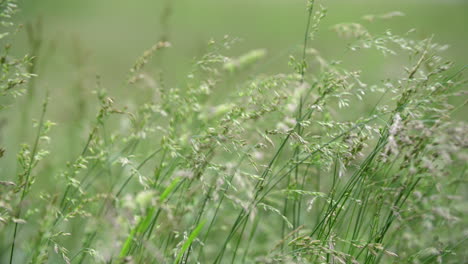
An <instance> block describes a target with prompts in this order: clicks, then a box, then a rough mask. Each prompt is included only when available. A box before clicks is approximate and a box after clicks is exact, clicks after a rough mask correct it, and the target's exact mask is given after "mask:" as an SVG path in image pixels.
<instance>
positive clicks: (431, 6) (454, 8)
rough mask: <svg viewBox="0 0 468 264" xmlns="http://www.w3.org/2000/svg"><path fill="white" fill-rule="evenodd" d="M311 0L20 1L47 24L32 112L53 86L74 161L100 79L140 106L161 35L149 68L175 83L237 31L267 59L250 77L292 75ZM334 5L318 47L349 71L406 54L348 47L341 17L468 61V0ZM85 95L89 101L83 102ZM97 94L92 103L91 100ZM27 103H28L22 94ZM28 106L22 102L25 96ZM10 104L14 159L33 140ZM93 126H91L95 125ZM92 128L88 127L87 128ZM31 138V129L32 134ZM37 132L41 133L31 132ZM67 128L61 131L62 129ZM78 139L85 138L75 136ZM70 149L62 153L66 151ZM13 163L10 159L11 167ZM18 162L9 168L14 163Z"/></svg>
mask: <svg viewBox="0 0 468 264" xmlns="http://www.w3.org/2000/svg"><path fill="white" fill-rule="evenodd" d="M305 2H306V1H304V0H235V1H227V0H225V1H223V0H196V1H193V0H191V1H189V0H159V1H154V0H135V1H128V0H99V1H96V0H80V1H63V0H41V1H37V0H21V1H19V4H20V8H21V12H20V13H19V14H18V16H17V17H16V19H17V21H18V22H21V23H23V24H27V23H31V25H33V27H34V25H37V23H38V21H41V23H42V31H41V32H36V33H39V34H37V36H39V37H40V38H41V39H42V46H41V48H40V50H39V52H38V54H37V56H38V61H37V62H38V66H37V69H38V70H37V73H38V75H39V77H38V78H37V79H36V80H35V81H36V87H37V90H38V91H37V92H36V93H35V95H34V98H33V102H32V103H28V105H27V107H29V108H30V109H31V111H32V118H37V116H38V115H39V110H40V103H41V102H42V100H43V98H44V97H45V92H44V91H45V90H49V91H50V96H51V103H50V110H49V113H48V119H51V120H53V121H54V122H57V123H58V124H59V129H56V130H54V132H53V133H55V135H54V134H52V135H51V137H52V138H60V139H64V141H63V142H61V141H55V142H54V143H53V144H56V145H58V146H60V147H61V148H63V147H64V146H63V145H64V144H70V146H69V150H70V151H69V152H70V154H66V153H64V154H63V155H62V156H61V158H62V159H63V160H61V161H57V162H58V163H60V162H63V161H66V160H67V159H69V158H71V157H72V156H73V155H74V154H73V153H76V152H77V151H78V150H77V148H79V146H81V145H82V142H83V141H84V140H85V139H84V137H86V133H87V129H86V125H82V126H81V127H80V126H79V124H77V122H78V121H77V120H78V119H82V120H85V119H86V118H83V116H84V117H87V119H88V120H93V117H94V116H95V113H96V108H97V106H96V99H95V96H94V95H93V94H92V91H93V90H94V89H95V88H96V76H100V83H101V85H102V87H104V88H106V89H107V90H108V91H109V93H110V95H111V96H113V97H115V99H116V101H117V102H118V104H119V105H129V106H131V105H132V104H138V98H139V97H140V98H143V97H145V96H146V94H145V92H144V91H143V90H139V89H138V88H135V87H129V86H127V85H126V84H125V83H126V80H127V77H128V73H129V69H130V67H132V65H133V64H134V62H135V61H136V59H137V58H138V57H139V56H141V54H142V53H143V52H144V51H145V50H147V49H148V48H150V47H151V46H152V45H153V44H155V43H157V42H158V41H159V40H161V39H162V38H167V39H168V40H169V41H170V42H171V43H172V48H171V49H169V50H167V51H166V52H165V53H164V56H161V57H157V58H155V59H154V60H153V61H151V63H150V64H151V65H149V66H150V67H148V68H147V69H148V71H149V72H150V73H154V75H155V76H156V75H158V74H159V73H161V72H162V75H161V76H163V77H162V78H163V80H164V82H165V85H167V86H168V87H174V86H177V85H178V84H180V83H181V82H183V79H184V77H185V76H186V75H187V73H188V71H189V69H190V65H191V64H192V63H193V61H194V59H195V58H196V57H197V56H200V55H202V54H203V53H204V52H205V51H206V48H207V43H208V42H209V40H210V39H215V40H221V39H222V38H223V36H225V35H229V36H231V37H237V38H239V39H241V41H240V42H238V43H237V44H236V45H234V46H233V48H232V49H231V50H230V51H228V52H229V54H228V55H232V56H239V55H241V54H243V53H245V52H248V51H249V50H252V49H257V48H265V49H266V50H267V52H268V54H267V57H266V58H265V59H264V60H263V61H262V62H261V63H260V64H259V65H257V66H256V68H254V69H253V71H252V73H259V72H266V73H276V72H284V71H289V72H290V71H291V69H290V68H289V67H288V57H289V55H290V54H298V51H299V50H300V47H301V44H302V41H303V38H304V36H303V32H304V28H305V20H306V10H305ZM317 2H318V3H319V4H322V5H323V6H325V7H326V8H327V9H328V13H327V17H326V18H325V19H324V20H323V24H322V25H321V26H320V30H319V32H318V33H317V35H316V39H315V40H314V41H312V42H311V43H310V46H311V47H313V48H315V49H317V50H318V51H319V52H320V53H321V54H322V55H323V56H324V57H326V58H327V59H329V60H343V61H344V65H345V66H346V67H349V68H350V69H351V70H354V69H356V70H362V72H363V79H364V80H366V81H372V82H376V83H378V82H379V81H380V80H383V79H385V78H387V77H389V76H391V75H392V74H393V73H401V71H403V69H402V67H401V65H402V64H401V63H400V60H401V58H396V57H395V56H387V57H383V56H382V55H381V54H379V53H378V52H376V51H372V50H369V51H362V52H359V53H356V54H355V53H349V52H345V50H346V46H347V44H348V43H349V40H343V39H340V38H339V37H337V36H336V33H335V32H333V31H332V30H331V26H332V25H334V24H336V23H343V22H358V23H364V24H365V25H366V27H368V28H369V29H370V31H371V32H372V33H375V34H382V33H384V32H385V31H386V30H387V29H391V30H392V32H394V33H395V34H404V33H405V32H407V31H409V30H410V29H413V28H414V29H416V31H415V33H413V36H414V37H416V38H419V39H423V38H427V37H430V36H431V35H434V41H435V42H439V43H446V44H449V46H450V48H449V49H448V50H447V51H446V52H445V55H446V57H447V58H449V59H451V60H453V61H454V62H455V63H456V65H457V67H461V66H463V65H465V64H466V62H467V61H468V53H467V52H466V48H467V47H468V34H467V32H466V27H467V26H468V1H465V0H459V1H455V0H394V1H384V0H327V1H317ZM393 11H400V12H402V13H404V14H405V16H401V17H400V16H398V17H394V18H392V19H386V20H377V21H374V22H373V23H369V22H366V21H365V20H363V19H362V17H363V16H365V15H369V14H374V15H381V14H386V13H389V12H393ZM15 41H16V43H14V44H15V45H14V47H15V52H16V53H17V54H25V53H30V50H31V49H30V45H29V44H28V43H29V42H28V38H27V34H26V30H22V31H19V33H18V34H17V36H16V38H15ZM83 98H85V100H84V101H83ZM88 99H89V100H88ZM22 100H25V99H22ZM23 102H24V101H23ZM21 105H23V106H25V104H21V103H19V104H17V105H15V106H14V107H11V109H10V111H11V112H10V113H9V114H6V115H10V117H11V116H12V115H17V118H9V119H10V120H9V125H8V126H9V129H8V130H4V131H3V134H4V135H3V138H2V139H1V141H4V142H6V145H7V147H10V148H9V149H10V151H9V153H10V155H7V157H6V159H4V162H14V159H15V156H14V153H15V151H12V150H14V149H17V147H18V143H21V142H25V141H27V140H28V136H27V135H25V136H23V135H21V134H18V133H17V130H15V127H18V126H16V125H15V122H16V121H15V120H21V117H20V116H21V115H22V112H24V111H26V110H24V108H21V107H22V106H21ZM88 123H89V122H88ZM87 125H88V126H89V124H87ZM26 134H27V133H26ZM31 134H33V131H32V132H31ZM56 134H59V135H56ZM70 137H76V138H77V139H79V140H68V139H69V138H70ZM60 153H62V152H60ZM10 164H11V163H10ZM11 167H12V166H10V168H11Z"/></svg>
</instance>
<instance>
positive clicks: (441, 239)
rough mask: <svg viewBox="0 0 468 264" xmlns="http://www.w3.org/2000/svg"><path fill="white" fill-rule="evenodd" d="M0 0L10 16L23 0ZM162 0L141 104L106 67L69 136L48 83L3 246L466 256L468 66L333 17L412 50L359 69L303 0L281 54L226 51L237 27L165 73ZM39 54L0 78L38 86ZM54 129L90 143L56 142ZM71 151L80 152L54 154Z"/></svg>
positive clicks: (361, 42)
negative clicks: (110, 85)
mask: <svg viewBox="0 0 468 264" xmlns="http://www.w3.org/2000/svg"><path fill="white" fill-rule="evenodd" d="M0 3H1V6H2V12H3V14H6V15H4V17H8V16H10V15H11V14H12V13H13V10H14V8H15V6H14V5H13V3H14V1H2V2H0ZM165 10H166V11H164V12H167V14H166V15H165V16H162V17H163V18H162V20H161V21H162V22H161V23H162V24H164V29H165V32H164V33H163V36H162V37H161V42H158V43H157V44H155V45H154V46H153V47H150V48H149V49H148V50H147V51H145V52H144V53H143V54H142V56H141V57H140V58H138V59H137V60H136V62H135V64H134V65H133V66H132V67H131V69H130V71H129V74H128V76H126V77H125V80H124V81H125V87H128V88H130V89H135V90H136V89H139V88H141V89H139V90H138V91H143V93H145V96H144V98H143V99H141V98H139V97H137V96H135V98H134V103H135V105H136V106H129V107H126V106H122V105H121V103H119V102H120V101H122V98H112V96H111V95H109V93H108V92H107V91H106V90H105V89H104V88H103V85H102V84H101V82H100V80H99V78H97V80H96V85H95V91H94V94H95V95H96V97H97V102H98V105H99V107H98V108H97V111H96V115H95V118H94V119H93V120H88V119H87V116H86V115H84V114H82V115H80V117H79V120H77V122H79V123H80V124H79V125H76V126H72V127H69V128H67V127H65V128H63V127H61V126H60V124H59V125H58V126H57V127H56V128H54V129H58V130H60V129H63V130H65V131H73V133H71V134H70V135H73V136H70V138H65V139H56V138H54V137H53V136H50V135H51V134H50V133H51V132H50V129H51V128H52V127H53V126H54V125H55V124H54V123H53V122H51V121H48V120H47V106H48V103H49V104H50V103H53V99H49V96H46V98H47V99H45V101H44V103H43V107H42V110H41V112H40V116H39V120H38V121H37V122H36V124H35V125H36V129H35V130H34V137H33V140H32V143H31V145H28V144H24V145H23V146H22V147H21V149H20V151H19V153H18V155H17V157H18V158H17V160H18V165H17V168H18V169H17V175H16V176H12V175H4V176H3V177H2V181H1V182H0V183H1V185H0V188H1V196H0V205H1V206H0V220H1V222H2V224H1V225H0V231H1V233H0V237H1V240H0V241H1V243H0V262H2V263H63V262H64V263H463V262H464V261H466V259H467V255H466V252H465V250H464V247H465V246H466V239H467V233H466V208H467V207H466V202H465V200H466V180H465V170H466V150H465V148H466V146H467V139H466V136H465V133H464V132H465V131H466V124H465V123H464V122H462V121H459V120H455V119H453V118H452V116H453V114H454V113H455V112H457V111H461V110H463V109H464V107H465V103H463V104H461V105H453V104H451V103H450V102H452V101H453V100H452V99H453V98H455V97H463V96H465V93H466V92H464V90H463V89H464V88H465V85H466V81H465V80H464V79H463V77H462V73H463V71H464V70H465V67H461V68H460V67H458V66H454V64H452V63H451V62H448V61H446V60H445V59H444V58H443V57H442V56H441V53H442V52H443V51H444V50H445V48H446V46H444V45H440V44H438V43H435V42H434V41H433V39H432V38H428V39H422V40H414V39H413V38H412V35H411V32H408V34H406V35H404V36H399V35H395V34H393V33H391V31H387V32H384V33H382V34H374V33H372V32H370V31H369V30H367V29H366V25H365V24H359V23H342V24H338V25H336V26H335V27H333V30H335V31H336V32H337V34H338V35H339V36H340V37H342V38H344V40H340V39H337V41H347V42H349V46H348V50H347V51H345V52H357V53H359V52H361V50H363V49H374V50H376V51H377V52H380V53H382V58H383V59H387V58H388V57H389V56H394V57H397V58H399V60H401V61H403V60H404V61H406V62H407V63H406V64H405V65H400V66H399V67H400V70H399V75H398V76H382V81H381V82H378V83H365V82H364V81H363V80H362V79H363V78H361V75H362V74H365V73H363V72H361V71H360V70H359V69H346V68H345V67H343V66H342V63H341V61H340V60H339V59H340V58H339V57H338V58H334V59H330V60H329V59H327V58H324V57H322V55H321V54H320V52H319V51H317V50H315V49H313V48H311V47H312V46H313V41H314V38H315V37H319V31H318V30H319V28H320V23H321V21H322V20H323V19H325V18H326V14H327V10H326V9H325V8H324V7H321V6H318V4H317V3H316V2H315V1H313V0H309V1H308V5H307V7H306V9H305V15H306V19H305V21H306V22H305V30H304V38H303V42H302V43H301V45H300V47H299V48H298V49H297V50H295V51H294V52H293V54H291V56H290V60H289V65H290V71H289V72H283V73H277V74H273V75H268V74H262V73H256V71H255V70H254V69H253V68H252V66H253V65H255V64H262V63H263V62H264V60H265V59H268V57H269V54H268V53H267V52H266V50H263V49H257V50H252V51H250V52H247V53H245V54H243V55H239V56H237V57H228V56H226V55H224V54H226V53H227V52H228V50H229V49H230V48H231V46H232V45H235V42H236V40H235V39H232V38H230V37H228V36H226V37H225V38H224V39H221V40H211V41H210V42H209V43H208V44H207V50H208V51H207V52H206V54H204V55H202V56H200V57H199V58H197V59H196V60H195V62H194V63H193V67H192V70H191V71H190V72H189V73H188V74H187V77H186V79H185V80H183V81H180V82H179V83H181V84H180V85H179V86H177V87H168V86H166V85H165V82H164V78H163V76H162V75H158V74H152V72H154V71H152V70H151V69H148V62H149V61H150V60H152V59H155V60H158V59H159V58H161V56H163V55H164V52H165V50H166V49H169V48H172V47H171V44H170V41H171V39H170V34H169V26H168V24H167V23H168V16H169V13H170V10H171V6H170V1H168V2H167V3H166V8H165ZM393 15H399V14H396V13H391V14H386V15H382V16H375V17H373V19H377V20H378V19H379V18H382V17H384V18H388V17H389V16H393ZM32 28H33V27H32V26H30V27H29V34H30V36H33V39H34V43H35V44H36V45H39V46H40V44H38V43H41V41H40V40H39V39H38V35H35V34H33V33H32V32H33V31H32ZM34 43H33V44H34ZM39 46H34V45H33V46H32V50H33V54H32V55H33V56H34V57H37V56H39V57H40V56H41V55H40V54H41V53H40V52H39V50H38V49H39ZM34 47H36V48H34ZM5 52H8V49H7V50H6V51H5ZM5 54H6V53H5ZM364 54H365V53H362V56H364ZM165 59H166V60H167V59H168V57H165ZM34 63H35V60H32V59H31V57H26V59H23V60H20V61H16V60H13V59H11V58H10V57H9V55H8V54H6V55H4V56H3V57H2V67H3V68H4V69H6V70H4V71H3V72H2V78H1V85H2V95H3V94H4V95H5V96H10V97H11V93H15V94H16V95H19V94H20V92H19V91H21V90H20V89H21V88H22V89H23V91H24V92H28V93H31V94H30V95H29V96H30V97H28V98H30V99H28V100H27V101H22V100H17V101H16V102H13V101H11V100H10V101H8V104H9V105H10V106H9V107H10V108H14V109H15V110H17V111H20V109H21V108H22V107H24V104H31V100H38V99H36V98H37V97H38V94H40V87H37V84H36V83H31V82H30V83H29V86H28V85H26V84H27V81H28V80H29V79H30V78H31V77H34V76H35V75H36V72H37V70H38V69H37V67H39V66H40V64H39V66H37V65H36V64H34ZM78 64H79V66H80V65H81V64H82V63H78ZM160 66H163V64H161V65H160ZM9 76H10V77H9ZM11 76H15V78H16V79H12V77H11ZM17 85H18V87H16V86H17ZM83 85H85V84H84V82H79V86H80V87H81V86H83ZM28 87H29V88H28ZM31 87H33V88H31ZM32 90H34V95H33V94H32ZM78 90H80V89H78ZM12 91H13V92H12ZM52 96H53V95H52ZM65 100H70V104H75V103H76V104H80V105H83V104H84V102H86V100H87V98H85V97H84V95H82V94H80V93H77V94H76V96H75V97H74V98H67V99H65ZM464 100H465V99H464ZM456 101H457V100H456ZM465 102H466V100H465ZM24 109H26V108H24ZM5 118H8V116H5ZM20 122H24V124H23V125H22V126H21V129H25V130H28V131H26V132H30V131H29V126H30V124H29V121H28V120H20ZM82 124H86V125H82ZM83 131H84V132H83ZM83 133H85V135H86V136H84V137H80V136H79V135H80V134H83ZM62 135H63V134H62ZM21 140H22V139H21ZM54 140H60V141H61V142H69V141H71V142H73V143H70V145H76V144H78V143H79V144H80V145H81V148H80V150H79V151H75V150H74V149H73V148H68V146H70V145H67V146H64V147H61V148H58V149H57V148H54V149H51V150H50V151H49V150H47V149H48V148H49V142H50V141H54ZM64 152H67V153H66V155H67V156H69V155H72V156H73V157H74V158H73V159H72V160H70V161H69V162H67V163H66V164H57V162H55V161H56V160H60V158H61V155H64ZM70 152H71V153H70ZM0 153H2V155H3V153H4V150H3V149H2V152H0ZM3 164H4V163H3ZM7 165H8V166H12V165H11V164H7ZM39 186H40V187H39Z"/></svg>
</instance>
